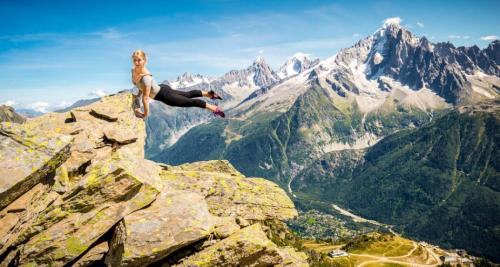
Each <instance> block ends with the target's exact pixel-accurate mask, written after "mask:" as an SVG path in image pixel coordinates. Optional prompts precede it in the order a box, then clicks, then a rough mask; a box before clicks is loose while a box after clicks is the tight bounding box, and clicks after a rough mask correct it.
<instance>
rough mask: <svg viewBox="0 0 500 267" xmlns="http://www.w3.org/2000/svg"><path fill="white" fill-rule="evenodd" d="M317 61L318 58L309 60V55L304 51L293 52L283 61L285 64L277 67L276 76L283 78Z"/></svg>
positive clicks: (308, 67)
mask: <svg viewBox="0 0 500 267" xmlns="http://www.w3.org/2000/svg"><path fill="white" fill-rule="evenodd" d="M319 61H320V60H319V59H318V58H317V59H315V60H311V59H310V58H309V56H307V55H306V54H304V53H301V52H299V53H295V54H294V55H293V56H292V57H290V58H289V59H288V60H287V61H286V62H285V64H283V65H282V66H281V67H280V68H279V71H278V77H280V78H281V79H284V78H288V77H290V76H293V75H297V74H299V73H301V72H303V71H305V70H307V69H310V68H311V67H313V66H314V65H316V64H318V63H319Z"/></svg>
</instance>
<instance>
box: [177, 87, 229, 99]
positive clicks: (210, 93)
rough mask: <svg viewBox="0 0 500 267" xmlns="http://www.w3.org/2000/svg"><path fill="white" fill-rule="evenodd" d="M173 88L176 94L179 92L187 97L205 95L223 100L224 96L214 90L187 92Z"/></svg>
mask: <svg viewBox="0 0 500 267" xmlns="http://www.w3.org/2000/svg"><path fill="white" fill-rule="evenodd" d="M171 90H172V92H174V93H176V94H179V95H182V96H185V97H189V98H193V97H200V96H204V97H208V98H210V99H220V100H222V97H220V96H219V95H218V94H217V93H215V92H214V90H210V91H202V90H191V91H187V92H184V91H179V90H174V89H171Z"/></svg>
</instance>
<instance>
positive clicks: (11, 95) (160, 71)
mask: <svg viewBox="0 0 500 267" xmlns="http://www.w3.org/2000/svg"><path fill="white" fill-rule="evenodd" d="M498 10H500V1H315V0H308V1H271V0H268V1H231V0H219V1H217V0H212V1H201V0H200V1H128V0H121V1H102V0H101V1H93V0H86V1H50V0H47V1H25V0H1V1H0V21H1V23H2V27H1V28H0V59H1V61H0V70H1V71H0V81H1V83H0V103H8V104H11V105H13V106H14V107H15V108H21V107H31V108H36V109H38V110H41V111H46V110H53V109H57V108H60V107H63V106H65V105H68V104H70V103H72V102H74V101H76V100H78V99H82V98H91V97H95V96H96V95H99V94H102V93H103V92H108V93H109V92H116V91H118V90H121V89H125V88H131V87H132V84H131V82H130V68H131V67H132V64H131V61H130V55H131V53H132V51H133V50H135V49H138V48H140V49H143V50H145V51H146V53H148V56H149V63H148V68H149V69H150V71H151V72H152V73H153V75H154V76H155V79H156V80H157V81H158V82H161V81H164V80H166V79H168V80H172V79H175V78H176V77H177V76H178V75H180V74H182V73H183V72H186V71H189V72H191V73H200V74H202V75H209V76H219V75H222V74H224V73H225V72H227V71H229V70H231V69H240V68H245V67H246V66H248V65H250V64H251V63H252V62H253V60H254V59H255V58H256V57H257V56H259V55H262V56H263V57H264V58H265V59H266V60H267V62H268V63H269V64H270V65H271V66H272V67H273V68H274V69H277V68H278V67H279V66H280V65H281V64H282V63H284V62H285V61H286V59H287V58H288V57H290V56H291V55H293V54H294V53H296V52H304V53H307V54H311V56H312V57H318V58H320V59H325V58H327V57H329V56H332V55H333V54H335V53H336V52H337V51H338V50H339V49H341V48H344V47H349V46H351V45H352V44H354V43H355V42H356V41H357V40H358V39H361V38H363V37H365V36H368V35H370V34H372V33H373V32H374V31H376V30H377V28H379V27H380V26H381V25H382V21H383V20H385V19H386V18H390V17H399V18H401V19H402V22H401V24H402V25H403V26H406V27H407V28H409V29H410V31H412V32H413V33H414V34H416V35H417V36H423V35H425V36H427V37H428V38H429V39H430V40H431V41H432V42H445V41H450V42H452V43H453V44H455V45H457V46H460V45H467V46H470V45H473V44H476V45H478V46H479V47H481V48H483V47H485V46H487V45H488V43H489V41H486V40H483V39H485V38H484V37H486V36H499V35H500V19H499V16H498V13H497V12H498ZM481 38H483V39H481ZM492 38H494V37H492ZM496 38H498V37H496ZM486 39H491V38H486Z"/></svg>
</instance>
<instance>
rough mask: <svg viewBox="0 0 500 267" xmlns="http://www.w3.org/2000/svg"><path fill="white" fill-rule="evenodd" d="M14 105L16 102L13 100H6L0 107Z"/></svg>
mask: <svg viewBox="0 0 500 267" xmlns="http://www.w3.org/2000/svg"><path fill="white" fill-rule="evenodd" d="M15 104H17V102H16V101H15V100H7V101H5V102H3V103H2V105H6V106H11V107H12V106H14V105H15Z"/></svg>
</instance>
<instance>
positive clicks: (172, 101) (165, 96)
mask: <svg viewBox="0 0 500 267" xmlns="http://www.w3.org/2000/svg"><path fill="white" fill-rule="evenodd" d="M155 99H156V100H159V101H161V102H163V103H165V104H167V105H170V106H176V107H199V108H205V109H208V110H210V111H212V112H213V113H214V114H215V115H217V116H221V117H224V116H225V115H224V112H223V111H222V110H221V109H220V108H219V107H217V106H215V105H212V104H209V103H207V102H205V101H203V100H201V99H196V98H189V97H186V96H184V95H181V94H177V93H176V90H175V91H174V90H166V91H163V90H161V91H160V93H159V95H158V96H157V97H155Z"/></svg>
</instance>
